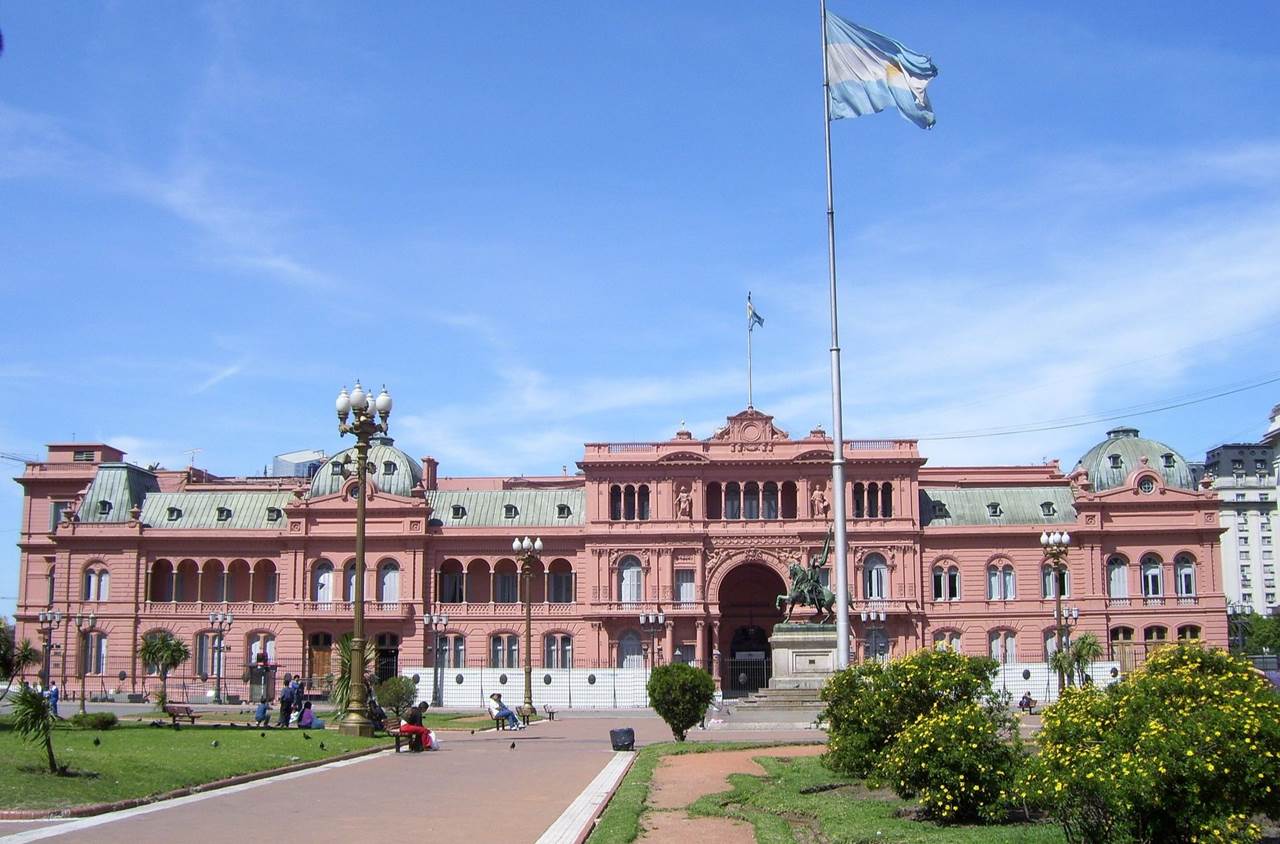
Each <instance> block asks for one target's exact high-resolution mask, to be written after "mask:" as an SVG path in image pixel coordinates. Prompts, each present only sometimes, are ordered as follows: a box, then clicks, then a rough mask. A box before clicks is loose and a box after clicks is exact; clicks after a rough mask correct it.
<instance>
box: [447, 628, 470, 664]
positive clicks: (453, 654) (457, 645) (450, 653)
mask: <svg viewBox="0 0 1280 844" xmlns="http://www.w3.org/2000/svg"><path fill="white" fill-rule="evenodd" d="M443 657H444V665H445V667H446V668H465V667H466V665H467V637H466V636H463V635H462V634H461V633H450V634H449V635H447V636H445V637H444V654H443Z"/></svg>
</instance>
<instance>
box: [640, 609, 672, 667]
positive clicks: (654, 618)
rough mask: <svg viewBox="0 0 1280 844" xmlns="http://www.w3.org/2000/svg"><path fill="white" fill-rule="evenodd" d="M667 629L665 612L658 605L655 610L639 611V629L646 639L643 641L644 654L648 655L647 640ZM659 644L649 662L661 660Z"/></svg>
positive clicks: (655, 662) (656, 663) (658, 662)
mask: <svg viewBox="0 0 1280 844" xmlns="http://www.w3.org/2000/svg"><path fill="white" fill-rule="evenodd" d="M666 629H667V614H666V613H664V612H663V611H662V607H661V606H659V607H658V611H657V612H642V613H640V630H641V632H642V633H644V634H645V636H646V637H647V640H646V641H645V643H644V650H645V656H648V652H649V642H650V641H652V640H653V639H654V638H655V637H656V636H657V635H658V634H659V633H665V632H666ZM661 647H662V646H661V645H656V646H655V648H654V653H655V654H656V657H655V659H654V660H653V662H652V663H651V664H650V665H651V666H653V665H659V664H661V661H662V651H661Z"/></svg>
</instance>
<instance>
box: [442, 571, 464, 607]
mask: <svg viewBox="0 0 1280 844" xmlns="http://www.w3.org/2000/svg"><path fill="white" fill-rule="evenodd" d="M440 600H441V602H443V603H446V604H461V603H462V572H449V573H447V574H442V575H440Z"/></svg>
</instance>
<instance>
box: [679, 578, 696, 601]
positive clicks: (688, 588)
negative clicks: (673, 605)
mask: <svg viewBox="0 0 1280 844" xmlns="http://www.w3.org/2000/svg"><path fill="white" fill-rule="evenodd" d="M693 589H694V583H693V570H692V569H676V600H677V601H679V602H680V603H682V604H692V603H693V602H694V600H696V599H695V598H694V592H693Z"/></svg>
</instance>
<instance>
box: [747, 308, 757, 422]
mask: <svg viewBox="0 0 1280 844" xmlns="http://www.w3.org/2000/svg"><path fill="white" fill-rule="evenodd" d="M751 314H752V310H751V294H750V293H748V294H747V409H748V410H750V409H751V408H752V407H754V405H753V404H752V403H751V329H753V328H755V320H754V319H752V318H751Z"/></svg>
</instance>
